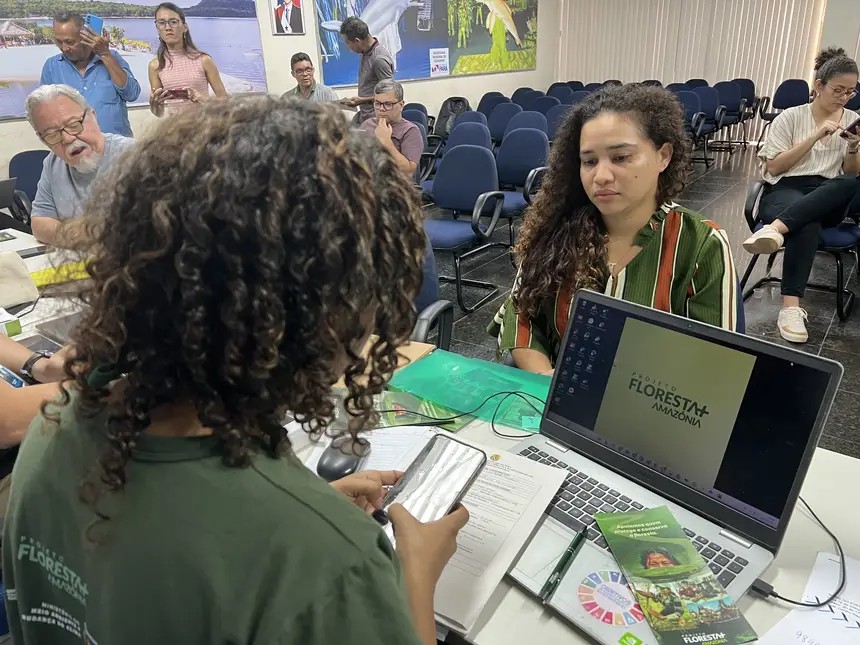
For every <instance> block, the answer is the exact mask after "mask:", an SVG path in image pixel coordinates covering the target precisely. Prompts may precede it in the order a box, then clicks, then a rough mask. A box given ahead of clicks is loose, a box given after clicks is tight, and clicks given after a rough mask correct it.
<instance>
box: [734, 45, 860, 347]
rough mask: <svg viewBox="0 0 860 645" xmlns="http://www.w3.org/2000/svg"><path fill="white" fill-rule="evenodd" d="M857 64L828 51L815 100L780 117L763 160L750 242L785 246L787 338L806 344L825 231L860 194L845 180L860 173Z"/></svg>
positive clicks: (749, 245)
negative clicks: (806, 301)
mask: <svg viewBox="0 0 860 645" xmlns="http://www.w3.org/2000/svg"><path fill="white" fill-rule="evenodd" d="M857 77H858V70H857V63H856V62H855V61H854V60H852V59H851V58H848V57H847V56H846V55H845V50H844V49H834V48H830V49H826V50H824V51H822V52H821V53H820V54H819V55H818V58H816V60H815V87H814V89H815V99H813V101H812V102H811V103H809V104H805V105H799V106H797V107H791V108H788V109H786V110H783V111H782V112H780V114H779V116H777V117H776V119H774V120H773V123H772V124H771V126H770V128H769V129H768V131H767V139H766V140H765V142H764V146H762V148H761V150H759V152H758V156H759V157H760V158H761V162H762V170H763V173H762V177H763V178H764V180H765V181H766V182H767V183H768V186H767V187H766V188H765V189H764V192H763V193H762V196H761V201H760V202H759V210H758V214H759V217H760V218H761V220H762V221H763V222H764V223H765V225H764V226H763V227H762V228H760V229H759V230H758V231H756V232H755V233H753V234H752V235H751V236H750V237H749V238H747V240H746V241H745V242H744V248H745V249H746V250H747V251H749V252H750V253H765V254H770V253H775V252H776V251H778V250H779V249H780V248H781V247H782V246H783V245H784V246H785V254H784V257H783V269H782V288H781V291H782V309H781V310H780V312H779V316H778V318H777V328H778V329H779V333H780V335H781V336H782V337H783V338H784V339H785V340H787V341H789V342H792V343H805V342H806V341H807V340H808V338H809V335H808V333H807V331H806V320H807V314H806V311H805V310H803V309H802V308H801V307H800V299H801V298H802V297H803V293H804V291H805V290H806V283H807V281H808V280H809V273H810V271H812V262H813V260H814V259H815V253H816V251H817V249H818V235H819V233H820V231H821V229H822V227H824V228H827V227H831V226H836V225H837V224H839V223H840V222H841V221H842V219H843V218H844V217H845V209H846V207H847V206H848V204H849V203H850V202H851V200H852V199H853V198H854V195H855V194H856V192H857V189H858V186H860V184H858V182H857V181H856V179H855V178H854V177H851V176H848V175H847V174H845V173H856V172H860V154H858V149H860V135H858V131H857V127H858V119H860V116H858V115H857V114H856V113H855V112H852V111H851V110H848V109H846V108H845V104H846V103H847V102H848V101H850V100H851V98H852V97H853V96H854V95H855V94H856V90H855V87H856V86H857Z"/></svg>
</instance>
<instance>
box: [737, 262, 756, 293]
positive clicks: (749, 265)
mask: <svg viewBox="0 0 860 645" xmlns="http://www.w3.org/2000/svg"><path fill="white" fill-rule="evenodd" d="M758 258H759V254H758V253H756V254H755V255H753V256H752V257H751V258H750V261H749V263H747V268H746V270H745V271H744V275H743V277H742V278H741V290H743V288H744V287H745V286H747V280H749V279H750V276H751V275H752V272H753V269H754V268H755V265H756V263H757V262H758Z"/></svg>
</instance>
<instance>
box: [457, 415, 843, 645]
mask: <svg viewBox="0 0 860 645" xmlns="http://www.w3.org/2000/svg"><path fill="white" fill-rule="evenodd" d="M458 435H459V436H461V437H463V438H465V439H470V440H472V441H475V442H480V443H482V444H484V445H486V446H489V447H493V448H496V449H498V450H506V449H509V448H511V447H512V446H514V445H516V443H517V442H518V441H519V440H511V439H504V438H501V437H498V436H496V435H494V434H493V432H492V430H491V429H490V424H489V423H486V422H483V421H475V422H473V423H471V424H470V425H468V426H466V427H465V428H463V430H461V431H460V432H459V433H458ZM857 490H860V460H857V459H853V458H851V457H846V456H845V455H840V454H838V453H835V452H831V451H829V450H824V449H822V448H819V449H818V450H816V451H815V456H814V458H813V460H812V465H811V466H810V469H809V472H808V474H807V476H806V480H805V482H804V486H803V489H802V491H801V496H802V497H803V498H804V499H806V501H807V502H808V503H809V505H810V506H811V507H812V510H814V511H815V512H816V514H818V516H819V517H820V518H821V519H822V520H823V521H824V523H825V524H826V525H827V526H828V527H829V528H830V530H831V531H833V532H834V533H835V534H836V537H838V538H839V540H840V542H841V543H842V547H843V549H844V550H845V554H846V555H847V556H851V557H854V558H860V513H858V510H857V504H856V501H854V500H855V499H856V498H855V494H856V491H857ZM819 551H828V552H832V553H835V552H836V547H835V545H834V544H833V541H832V540H831V539H830V537H828V535H827V534H826V533H825V532H824V531H823V530H822V529H821V527H820V526H818V524H817V523H816V522H815V521H814V520H813V519H812V517H811V516H810V515H809V513H808V512H807V511H806V509H805V508H804V507H803V505H802V504H800V503H799V502H798V504H797V507H796V508H795V512H794V515H793V516H792V519H791V522H790V523H789V525H788V530H787V531H786V535H785V540H784V541H783V543H782V548H781V549H780V551H779V554H778V555H777V558H776V560H775V561H774V563H773V565H771V567H770V569H768V571H766V572H765V573H764V575H763V576H762V579H763V580H765V581H767V582H769V583H770V584H772V585H773V586H774V588H775V590H776V591H777V592H778V593H779V594H780V595H783V596H786V597H788V598H793V599H798V600H799V599H800V597H801V595H802V594H803V589H804V587H805V585H806V580H807V578H808V577H809V574H810V572H811V571H812V567H813V565H814V563H815V558H816V555H817V553H818V552H819ZM836 582H837V581H836V580H834V589H835V587H836ZM738 606H739V607H740V608H741V611H743V613H744V615H745V616H746V618H747V620H749V622H750V624H751V625H752V626H753V628H754V629H755V630H756V632H757V633H758V634H759V635H762V634H764V633H765V632H767V631H768V630H769V629H770V628H771V627H773V625H774V624H776V623H777V621H779V620H780V619H781V618H782V617H783V616H785V615H786V614H787V613H788V612H789V611H790V609H791V607H789V606H787V605H783V604H782V603H776V602H771V601H765V600H763V599H761V598H759V596H757V595H754V594H751V593H748V594H747V595H746V596H744V597H743V598H742V599H741V600H740V601H739V602H738ZM474 633H475V637H474V641H473V642H474V643H476V644H477V645H507V644H508V643H510V644H511V645H514V644H516V645H522V644H523V643H535V644H541V645H542V644H544V643H547V644H550V643H552V644H554V643H565V644H566V643H593V642H594V641H592V640H591V639H589V638H587V637H586V636H585V635H583V634H582V633H581V632H579V631H577V630H576V629H575V628H574V627H572V626H571V625H570V624H569V623H567V622H566V621H564V620H562V619H560V618H558V617H557V616H555V615H554V614H553V612H551V611H544V609H543V608H542V607H541V606H540V604H539V603H537V602H536V601H535V600H534V599H533V598H532V597H531V596H529V595H527V594H526V593H524V592H523V591H521V590H520V589H519V588H517V587H516V586H514V585H513V584H512V583H510V582H508V581H507V580H503V581H502V583H501V584H500V585H499V587H498V588H497V589H496V592H495V594H494V595H493V598H492V599H491V601H490V604H489V605H488V606H487V608H486V609H485V610H484V612H483V614H482V615H481V618H480V620H479V623H478V627H477V628H476V631H475V632H474Z"/></svg>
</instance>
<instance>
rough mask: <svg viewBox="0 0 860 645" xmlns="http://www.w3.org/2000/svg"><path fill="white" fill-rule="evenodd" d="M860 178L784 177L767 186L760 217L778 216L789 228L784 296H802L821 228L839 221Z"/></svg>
mask: <svg viewBox="0 0 860 645" xmlns="http://www.w3.org/2000/svg"><path fill="white" fill-rule="evenodd" d="M858 187H860V181H858V180H857V178H856V177H855V176H854V175H839V176H838V177H834V178H833V179H825V178H824V177H784V178H783V179H780V180H779V181H778V182H777V183H776V184H774V185H772V186H767V187H765V189H764V194H763V195H762V198H761V202H759V217H761V220H762V221H763V222H764V223H765V224H770V223H771V222H773V221H774V220H775V219H779V220H780V221H781V222H782V223H783V224H785V225H786V227H788V234H787V235H786V236H785V255H784V257H783V269H782V289H781V292H782V295H784V296H797V297H798V298H802V297H803V292H804V291H805V290H806V283H807V281H808V280H809V273H810V271H812V262H813V261H814V260H815V252H816V251H817V249H818V234H819V233H820V232H821V229H822V228H830V227H832V226H836V225H837V224H839V223H840V222H841V221H842V219H843V218H844V217H845V209H846V208H848V204H849V203H851V200H852V199H854V195H855V193H856V192H857V189H858Z"/></svg>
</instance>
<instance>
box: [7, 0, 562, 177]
mask: <svg viewBox="0 0 860 645" xmlns="http://www.w3.org/2000/svg"><path fill="white" fill-rule="evenodd" d="M256 2H257V15H258V16H259V17H260V32H261V36H262V43H263V62H264V63H265V67H266V81H267V83H268V87H269V92H271V93H272V94H282V93H283V92H285V91H287V90H288V89H290V88H292V87H294V85H295V81H294V80H293V78H292V76H290V57H291V56H292V55H293V54H295V53H296V52H299V51H304V52H306V53H308V54H309V55H310V57H311V59H313V61H314V66H315V67H316V68H317V74H319V70H320V69H321V66H320V65H319V44H318V38H317V30H316V16H315V15H314V12H313V11H307V10H306V11H304V12H303V13H304V16H305V21H306V24H305V27H306V29H307V33H306V34H305V35H302V36H272V34H271V24H270V22H269V18H268V11H269V9H268V7H269V2H268V0H256ZM307 5H308V7H312V6H313V4H312V2H308V3H307ZM558 39H559V0H540V2H539V4H538V52H537V69H535V70H532V71H527V72H512V73H508V74H487V75H481V76H464V77H460V78H450V79H434V80H432V81H409V82H407V83H405V84H404V85H405V88H404V89H405V92H406V101H407V102H408V101H417V102H419V103H424V104H425V105H426V106H427V108H428V109H429V110H430V112H431V114H436V113H437V112H438V111H439V107H440V105H441V103H442V101H444V100H445V99H446V98H447V97H449V96H465V97H466V98H467V99H469V101H470V102H471V103H472V106H473V107H476V106H477V102H478V100H479V99H480V98H481V96H482V95H483V94H484V92H488V91H490V90H498V91H500V92H503V93H505V94H507V95H508V96H510V94H511V93H512V92H513V91H514V90H515V89H516V88H518V87H520V86H523V85H526V86H529V87H533V88H536V89H542V90H544V91H546V89H547V87H549V85H550V83H552V82H553V81H554V80H556V73H557V72H556V71H557V57H558ZM355 64H356V67H357V66H358V56H355ZM318 80H319V77H318ZM338 93H339V94H340V95H341V96H353V95H354V94H355V89H354V88H342V89H340V90H338ZM129 118H130V120H131V127H132V129H133V130H134V132H135V134H138V135H140V134H142V133H144V132H145V131H146V129H147V127H148V126H149V125H151V124H152V123H154V122H155V117H154V116H152V114H151V113H150V112H149V109H148V108H145V107H143V108H132V109H130V110H129ZM40 147H43V146H42V144H41V142H40V141H39V139H38V138H37V137H36V135H35V133H34V132H33V130H32V129H31V128H30V124H29V123H27V121H26V120H17V121H8V122H3V123H0V176H2V177H6V176H7V174H8V172H7V170H8V167H9V159H11V158H12V155H14V154H15V153H17V152H20V151H22V150H32V149H34V148H40Z"/></svg>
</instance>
